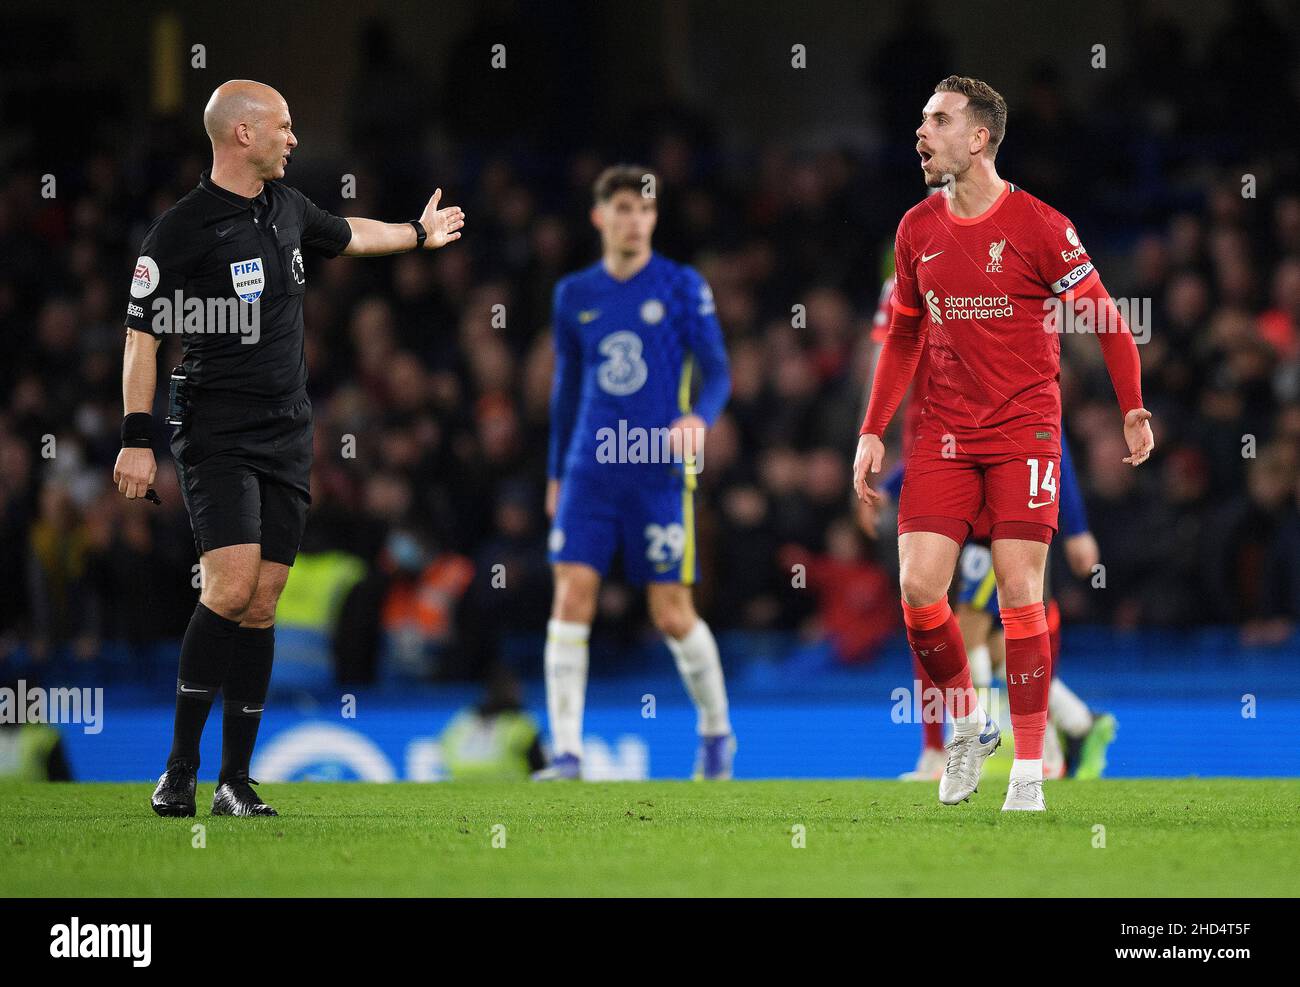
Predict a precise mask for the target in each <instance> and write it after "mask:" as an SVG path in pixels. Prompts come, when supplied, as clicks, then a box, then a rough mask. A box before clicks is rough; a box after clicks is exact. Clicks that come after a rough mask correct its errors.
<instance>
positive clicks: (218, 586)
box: [113, 80, 465, 816]
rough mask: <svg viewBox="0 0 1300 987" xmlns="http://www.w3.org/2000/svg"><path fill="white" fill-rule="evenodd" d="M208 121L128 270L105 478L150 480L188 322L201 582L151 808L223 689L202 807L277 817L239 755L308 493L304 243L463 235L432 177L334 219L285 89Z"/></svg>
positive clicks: (125, 488) (188, 399)
mask: <svg viewBox="0 0 1300 987" xmlns="http://www.w3.org/2000/svg"><path fill="white" fill-rule="evenodd" d="M203 126H204V128H205V129H206V130H207V132H208V137H209V139H210V140H211V141H212V169H211V170H210V171H208V172H205V173H204V174H203V176H202V178H201V179H200V180H199V184H198V187H197V188H195V189H194V190H192V191H191V192H190V193H189V194H187V195H186V196H185V197H184V198H183V199H181V200H180V201H179V202H178V203H176V205H174V206H173V207H172V208H171V209H169V210H167V212H165V213H163V215H162V216H160V217H159V218H158V219H157V220H156V221H155V222H154V223H153V225H152V226H151V227H150V228H149V231H148V232H147V233H146V234H145V237H144V243H143V245H142V247H141V249H140V254H141V256H140V258H139V260H137V261H136V265H135V271H134V274H133V276H132V279H131V299H130V301H129V303H128V305H127V318H126V326H127V333H126V355H125V359H124V363H123V367H122V398H123V404H124V405H125V417H124V418H123V420H122V451H121V452H120V453H119V454H118V457H117V465H116V466H115V467H114V469H113V481H114V482H115V483H116V484H117V488H118V490H119V491H121V492H122V493H123V494H125V495H126V497H127V499H128V500H131V499H134V498H137V497H144V496H146V495H147V494H149V493H150V490H149V487H150V485H151V484H152V483H153V481H154V477H155V474H156V472H157V466H156V464H155V462H154V455H153V449H152V448H151V439H152V435H153V417H152V415H151V414H150V409H151V408H152V407H153V403H154V390H155V386H156V379H155V378H156V371H157V352H158V346H159V343H160V342H161V340H162V338H163V336H165V335H167V334H168V333H169V332H183V333H184V335H183V344H182V348H183V353H184V357H183V363H182V366H181V367H180V368H178V370H177V371H175V372H173V375H172V377H173V379H172V393H171V395H170V400H169V410H168V420H169V422H171V423H172V424H175V423H176V422H178V421H179V423H180V426H179V428H177V430H176V432H175V434H174V435H173V437H172V440H171V449H172V456H173V457H174V459H175V462H176V472H177V475H178V476H179V478H180V486H181V491H182V493H183V496H184V499H185V507H186V509H187V510H188V511H189V515H190V526H191V528H192V529H193V532H194V544H195V547H196V549H197V550H198V554H199V566H200V573H201V580H202V582H201V586H202V589H201V591H200V593H199V603H198V606H196V607H195V609H194V615H193V616H192V617H191V618H190V623H189V627H188V629H187V630H186V632H185V637H184V640H183V641H182V643H181V655H180V672H179V675H178V678H177V683H176V719H175V728H174V732H173V736H172V748H171V753H170V754H169V755H168V758H167V769H166V771H164V772H163V775H162V777H161V778H159V779H158V787H157V788H156V789H155V790H154V793H153V799H152V805H153V810H154V811H155V812H156V813H158V814H159V815H160V816H193V815H194V812H195V787H196V780H197V772H198V767H199V738H200V736H201V735H202V733H203V725H204V723H205V722H206V721H207V718H208V712H209V710H210V709H211V707H212V703H213V700H214V699H215V698H216V695H217V693H218V691H220V692H221V694H222V698H223V705H224V716H223V721H222V752H221V772H220V775H219V778H218V782H217V789H216V792H215V794H214V796H213V799H212V814H213V815H234V816H274V815H275V814H276V812H275V810H274V809H273V808H271V807H270V806H269V805H267V804H266V803H265V802H263V801H262V800H261V799H260V798H259V797H258V796H257V793H256V792H254V791H253V789H252V787H251V786H252V785H253V784H255V782H253V781H252V780H251V779H250V778H249V776H248V766H249V762H250V760H251V759H252V754H253V745H254V743H255V742H256V739H257V728H258V725H259V724H260V722H261V716H262V710H263V708H264V706H265V703H266V693H267V687H268V685H269V683H270V679H271V662H272V657H273V654H274V650H275V627H274V619H275V607H276V601H277V600H278V599H279V596H280V592H281V590H282V589H283V588H284V583H285V580H286V579H287V578H288V575H289V567H290V566H291V565H293V561H294V558H295V556H296V555H297V554H298V545H299V543H300V541H301V539H302V533H303V528H304V526H305V524H306V520H307V505H308V504H309V503H310V502H311V496H310V494H309V492H308V480H309V477H310V473H311V462H312V409H311V402H310V401H309V400H308V398H307V363H306V359H305V348H304V337H303V312H302V303H303V293H304V292H305V291H306V287H307V269H306V266H305V264H304V260H303V252H304V251H314V252H316V253H318V254H323V255H325V256H326V257H334V256H337V255H338V254H347V255H349V256H367V257H373V256H379V255H381V254H392V253H397V252H399V251H404V250H418V249H424V250H433V249H435V248H437V247H441V246H444V245H446V244H448V243H450V242H451V241H453V240H458V239H459V238H460V232H459V230H460V228H461V227H462V226H463V225H464V221H465V214H464V213H463V212H462V211H461V210H460V209H459V208H457V207H455V206H449V207H447V208H444V209H439V208H438V202H439V200H440V199H441V197H442V190H441V189H439V190H438V191H436V192H434V194H433V198H431V199H430V200H429V203H428V205H426V206H425V208H424V213H423V215H421V216H420V218H419V219H418V220H416V221H412V222H408V223H381V222H378V221H376V220H373V219H352V218H348V219H343V218H340V217H338V216H334V215H331V214H330V213H328V212H326V211H324V210H323V209H320V208H319V207H317V206H316V205H315V204H314V203H312V202H311V201H310V200H309V199H307V198H306V197H305V196H304V195H303V194H302V193H301V192H298V191H297V190H295V189H292V188H289V187H288V186H286V185H282V184H281V183H280V181H279V179H282V178H283V177H284V170H285V166H286V165H288V163H289V157H290V154H291V153H292V152H293V149H294V148H295V147H297V146H298V139H297V138H296V137H295V136H294V133H293V125H292V123H291V121H290V118H289V107H288V104H287V103H285V101H284V98H283V97H282V96H281V95H280V94H279V93H278V92H276V91H275V90H274V89H272V88H270V87H269V86H264V85H262V84H261V83H257V82H249V81H245V80H237V81H232V82H227V83H225V84H224V85H222V86H220V87H219V88H218V89H217V90H216V91H215V92H214V93H213V94H212V98H211V99H210V100H209V101H208V105H207V108H206V109H205V110H204V112H203ZM153 496H154V497H155V498H156V495H153Z"/></svg>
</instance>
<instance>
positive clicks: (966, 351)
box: [853, 76, 1155, 810]
mask: <svg viewBox="0 0 1300 987" xmlns="http://www.w3.org/2000/svg"><path fill="white" fill-rule="evenodd" d="M1006 119H1007V107H1006V102H1005V101H1004V100H1003V98H1002V97H1001V96H1000V95H999V94H998V93H997V92H996V91H995V90H994V89H993V88H992V87H990V86H989V85H988V84H987V83H984V82H981V81H979V80H977V79H970V78H964V77H959V76H950V77H948V78H947V79H944V80H943V81H942V82H940V83H939V84H938V85H937V86H936V87H935V92H934V95H933V96H931V97H930V100H929V102H927V103H926V105H925V108H924V110H923V111H922V113H921V125H920V127H919V128H917V131H916V136H917V145H916V149H917V153H918V154H919V155H920V158H921V171H922V173H923V174H924V176H925V183H926V185H927V186H929V187H930V188H942V189H943V190H944V194H942V195H934V196H931V197H929V198H927V199H925V200H923V201H922V202H920V203H918V204H917V205H915V206H913V207H912V208H911V209H910V210H908V212H907V213H906V214H905V215H904V216H903V219H902V222H900V223H899V225H898V233H897V238H896V241H895V247H894V263H895V276H896V283H895V286H894V294H893V299H892V302H891V307H892V315H891V317H890V322H889V334H888V336H887V337H886V340H885V345H884V349H883V351H882V352H881V355H880V363H879V366H878V368H877V370H876V374H875V379H874V382H873V385H872V389H871V400H870V402H869V404H868V407H867V414H866V420H865V421H864V422H863V425H862V430H861V435H860V438H859V440H858V451H857V457H856V460H855V462H854V469H853V479H854V488H855V490H856V492H857V495H858V496H859V497H860V498H862V499H863V500H870V501H874V500H876V499H878V498H879V497H880V494H879V493H878V492H877V491H876V490H874V489H872V488H871V487H870V486H868V485H867V474H868V473H878V472H879V471H880V467H881V462H882V460H883V459H884V445H883V443H882V441H881V436H882V435H883V434H884V432H885V428H886V426H887V425H888V424H889V420H890V418H891V417H892V416H893V414H894V411H895V410H896V409H897V408H898V405H899V402H900V401H901V399H902V397H903V394H904V392H905V391H906V390H907V387H908V384H909V383H910V382H911V380H912V377H913V374H914V373H915V371H916V368H917V365H918V363H919V362H920V359H921V352H922V349H923V348H926V347H927V346H928V354H927V356H928V364H929V371H930V376H929V380H928V386H927V387H926V394H925V403H924V407H923V408H922V410H921V417H920V423H919V425H918V428H917V433H916V437H915V445H914V447H913V449H912V451H911V455H910V457H909V459H908V464H907V471H906V473H905V474H904V481H903V489H902V493H901V495H900V498H899V508H898V531H899V539H898V541H899V557H900V566H901V574H900V583H901V588H902V597H903V618H904V622H905V624H906V625H907V635H908V641H909V643H910V644H911V647H912V650H913V652H914V653H915V655H916V657H917V658H918V660H919V661H920V662H921V664H922V665H923V666H924V667H925V669H926V671H927V672H928V673H929V676H930V677H931V678H932V679H933V680H934V682H935V684H936V685H937V686H938V687H939V688H940V689H942V690H943V691H944V695H945V699H946V705H947V708H948V712H949V713H950V715H951V717H952V720H953V725H954V736H953V739H952V741H951V742H950V744H949V745H948V764H947V767H946V768H945V770H944V774H943V777H942V778H941V779H940V782H939V800H940V801H941V802H943V803H944V804H947V805H953V804H956V803H958V802H962V801H965V800H966V799H968V798H969V797H970V796H971V794H972V793H973V792H974V791H975V789H976V787H977V786H978V784H979V778H980V771H981V770H982V768H983V765H984V761H985V760H986V759H987V758H988V756H989V755H990V754H992V753H993V751H994V750H996V749H997V747H998V745H999V744H1000V743H1001V735H1000V733H999V730H998V727H997V724H996V723H994V722H993V721H992V720H991V719H990V718H989V717H988V716H987V714H986V713H985V711H984V710H983V709H982V708H981V707H980V704H979V700H978V697H977V695H976V692H975V690H974V688H973V687H972V685H971V676H970V668H969V665H968V662H967V659H966V652H965V649H964V647H963V645H962V638H961V632H960V630H959V628H958V625H957V621H956V618H955V617H954V616H953V614H952V611H951V610H950V608H949V606H948V585H949V582H950V581H951V579H952V574H953V570H954V568H955V566H956V562H957V555H958V551H959V550H960V548H961V545H962V543H963V542H964V541H965V540H966V538H967V537H968V536H969V534H970V532H971V527H972V525H974V523H975V521H976V519H977V518H978V517H979V515H980V514H981V512H982V511H987V514H988V519H989V521H990V525H991V537H992V552H993V568H994V570H995V572H996V576H997V589H998V598H999V601H1000V608H1001V609H1000V612H1001V617H1002V623H1003V627H1004V629H1005V635H1006V652H1007V656H1006V664H1007V669H1006V672H1007V691H1008V699H1009V702H1010V706H1011V723H1012V729H1013V730H1014V731H1015V735H1016V757H1015V761H1014V763H1013V765H1012V770H1011V784H1010V787H1009V789H1008V792H1007V798H1006V802H1005V804H1004V805H1003V809H1004V810H1015V809H1022V810H1042V809H1043V808H1044V804H1043V793H1042V778H1043V773H1042V746H1043V735H1044V732H1045V730H1046V725H1047V694H1048V686H1049V683H1050V680H1051V656H1050V647H1049V642H1048V629H1047V618H1046V614H1045V611H1044V607H1043V573H1044V568H1045V565H1046V560H1047V548H1048V545H1049V544H1050V543H1051V540H1052V535H1053V533H1054V532H1055V530H1056V526H1057V502H1056V479H1057V474H1058V471H1059V469H1060V441H1061V437H1060V421H1061V394H1060V351H1061V347H1060V339H1059V337H1058V335H1057V333H1058V331H1060V330H1063V328H1064V324H1065V318H1063V317H1062V316H1063V314H1064V315H1066V316H1068V315H1069V314H1070V312H1069V311H1065V308H1064V307H1067V306H1068V307H1069V308H1070V310H1071V311H1072V310H1073V308H1074V307H1075V306H1079V307H1081V308H1083V309H1086V310H1088V311H1090V312H1092V313H1093V314H1094V317H1093V318H1092V320H1091V321H1090V322H1089V323H1087V324H1088V325H1091V326H1092V327H1093V328H1094V329H1095V330H1096V332H1097V335H1098V339H1099V341H1100V343H1101V350H1102V355H1103V358H1104V359H1105V362H1106V368H1107V370H1108V371H1109V373H1110V377H1111V382H1112V383H1113V384H1114V387H1115V393H1116V395H1117V396H1118V398H1119V403H1120V411H1121V414H1122V415H1123V428H1124V438H1125V440H1126V442H1127V444H1128V448H1129V453H1130V455H1129V456H1127V457H1125V460H1124V461H1125V462H1126V463H1130V464H1131V465H1133V466H1137V465H1139V464H1140V463H1142V462H1144V461H1145V460H1146V459H1147V457H1148V456H1150V454H1151V451H1152V449H1153V448H1154V445H1155V441H1154V438H1153V436H1152V433H1151V426H1150V419H1151V414H1150V412H1148V411H1147V410H1146V409H1145V408H1143V407H1142V392H1141V379H1140V378H1141V367H1140V364H1139V360H1138V352H1137V346H1136V344H1135V342H1134V339H1133V336H1132V334H1131V333H1130V332H1129V330H1128V327H1127V326H1126V325H1125V323H1124V319H1123V318H1122V316H1121V315H1120V313H1119V311H1118V310H1117V309H1116V307H1115V305H1114V302H1113V301H1112V300H1111V298H1110V296H1109V294H1108V293H1107V292H1106V290H1105V288H1104V287H1103V285H1102V283H1101V279H1100V277H1099V276H1098V274H1097V272H1096V271H1095V270H1094V269H1093V265H1092V262H1091V260H1090V259H1089V257H1088V254H1087V251H1086V250H1085V249H1084V247H1083V245H1082V243H1081V242H1080V239H1079V235H1078V234H1077V233H1076V231H1075V229H1074V226H1073V224H1072V223H1071V222H1070V221H1069V220H1068V219H1067V218H1066V217H1065V216H1063V215H1062V214H1061V213H1059V212H1057V211H1056V210H1055V209H1053V208H1051V207H1050V206H1048V205H1046V204H1045V203H1043V202H1041V201H1040V200H1038V199H1036V198H1034V197H1033V196H1032V195H1030V194H1029V193H1027V192H1025V191H1024V190H1023V189H1020V188H1017V187H1016V186H1015V185H1013V184H1011V183H1010V182H1007V181H1004V180H1003V179H1001V178H1000V177H998V173H997V169H996V167H995V165H994V158H995V157H996V155H997V150H998V145H999V144H1000V143H1001V141H1002V138H1003V135H1004V134H1005V131H1006ZM1081 302H1082V303H1083V304H1082V305H1081V304H1080V303H1081Z"/></svg>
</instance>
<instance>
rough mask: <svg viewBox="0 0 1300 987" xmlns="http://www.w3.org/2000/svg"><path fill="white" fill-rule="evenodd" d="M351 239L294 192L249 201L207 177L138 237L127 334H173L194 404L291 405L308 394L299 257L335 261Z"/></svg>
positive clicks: (265, 191)
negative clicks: (196, 398) (206, 400)
mask: <svg viewBox="0 0 1300 987" xmlns="http://www.w3.org/2000/svg"><path fill="white" fill-rule="evenodd" d="M351 239H352V230H351V229H350V228H349V226H348V224H347V220H345V219H342V218H341V217H339V216H335V215H332V214H331V213H328V212H326V211H325V210H324V209H321V208H319V207H318V206H317V205H316V204H315V203H313V202H312V201H311V200H310V199H308V198H307V197H306V196H305V195H303V194H302V193H301V192H299V191H298V190H297V189H293V188H289V187H288V186H287V185H282V184H280V183H279V182H266V183H265V185H264V186H263V187H262V192H261V194H260V195H258V196H257V198H255V199H246V198H244V197H243V196H242V195H236V194H235V193H234V192H229V191H227V190H226V189H223V188H221V187H220V186H217V185H214V184H213V182H212V178H211V175H210V173H209V172H206V171H205V172H204V173H203V176H202V178H200V179H199V184H198V187H197V188H195V189H194V190H193V191H191V192H190V193H189V194H188V195H186V196H185V197H184V198H183V199H181V200H180V201H179V202H178V203H176V205H174V206H172V207H171V208H170V209H168V210H167V211H166V212H165V213H163V214H162V215H161V216H159V217H158V219H156V220H155V221H154V223H153V225H152V226H150V227H149V231H148V232H147V233H146V234H145V237H144V243H143V244H142V245H141V247H140V259H139V260H137V261H136V263H135V272H134V274H133V275H132V278H131V300H130V302H129V303H128V304H127V315H126V324H127V326H128V327H129V328H131V329H137V330H139V331H141V332H148V333H152V334H153V335H154V336H158V337H162V336H165V335H167V334H169V333H179V334H180V335H181V338H182V341H183V343H182V347H183V352H184V367H185V372H186V374H187V375H188V377H189V380H190V387H191V388H192V389H193V390H194V391H195V393H196V394H198V395H201V396H208V395H211V396H212V397H216V398H221V399H224V400H227V401H230V400H234V401H254V402H257V403H259V404H261V403H265V404H288V403H291V402H292V401H293V400H295V399H296V398H297V397H298V396H300V395H301V394H302V393H304V391H305V388H306V385H307V358H306V349H305V346H304V339H303V319H302V300H303V292H305V291H306V289H307V269H306V266H305V264H304V263H303V250H313V251H315V252H317V253H319V254H323V255H324V256H326V257H334V256H337V255H338V254H339V253H341V252H342V251H343V249H344V248H346V247H347V245H348V243H349V241H350V240H351Z"/></svg>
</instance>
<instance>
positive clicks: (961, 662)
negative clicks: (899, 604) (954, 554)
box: [903, 597, 979, 716]
mask: <svg viewBox="0 0 1300 987" xmlns="http://www.w3.org/2000/svg"><path fill="white" fill-rule="evenodd" d="M903 623H904V624H906V625H907V643H908V644H910V645H911V646H912V654H913V655H914V656H915V657H916V660H917V661H919V662H920V663H921V667H922V668H924V669H925V671H926V672H927V673H928V674H929V676H930V678H931V679H932V680H933V682H934V684H935V685H936V686H938V687H939V688H940V689H942V690H943V695H944V700H945V702H946V703H947V704H948V712H949V713H951V714H952V715H953V716H969V715H970V714H971V713H973V712H974V711H975V708H976V707H977V706H978V705H979V698H978V697H977V695H976V693H975V686H974V685H973V684H972V683H971V679H970V663H969V662H968V661H967V660H966V646H965V645H964V644H962V640H961V630H960V629H959V628H958V627H957V618H956V617H954V616H953V613H952V608H951V607H949V606H948V598H947V597H944V598H943V599H942V600H940V601H939V602H938V603H930V604H927V605H926V606H922V607H913V606H909V605H908V603H907V602H906V601H904V602H903Z"/></svg>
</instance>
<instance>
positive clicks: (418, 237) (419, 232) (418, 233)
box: [407, 219, 429, 250]
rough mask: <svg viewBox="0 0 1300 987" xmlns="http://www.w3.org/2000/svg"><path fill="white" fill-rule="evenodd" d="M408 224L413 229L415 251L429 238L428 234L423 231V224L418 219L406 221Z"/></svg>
mask: <svg viewBox="0 0 1300 987" xmlns="http://www.w3.org/2000/svg"><path fill="white" fill-rule="evenodd" d="M407 222H408V223H410V224H411V225H412V226H414V227H415V249H416V250H419V249H421V248H422V247H423V246H424V241H425V240H427V239H428V238H429V234H428V233H427V232H426V231H425V229H424V224H423V223H421V222H420V221H419V220H418V219H408V220H407Z"/></svg>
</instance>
